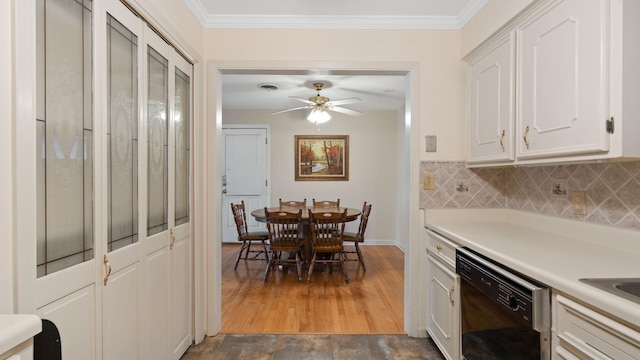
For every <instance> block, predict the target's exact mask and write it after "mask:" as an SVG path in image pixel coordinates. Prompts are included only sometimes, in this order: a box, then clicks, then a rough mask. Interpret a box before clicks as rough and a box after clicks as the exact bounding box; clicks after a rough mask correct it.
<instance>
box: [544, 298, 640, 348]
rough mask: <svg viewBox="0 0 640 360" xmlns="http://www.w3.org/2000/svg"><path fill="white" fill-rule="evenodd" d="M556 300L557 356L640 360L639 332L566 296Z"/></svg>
mask: <svg viewBox="0 0 640 360" xmlns="http://www.w3.org/2000/svg"><path fill="white" fill-rule="evenodd" d="M555 299H556V302H557V304H556V305H557V306H556V311H557V314H556V321H557V324H556V331H557V336H558V339H559V341H558V346H559V348H556V352H557V353H559V354H562V353H566V352H569V353H571V354H574V355H575V356H576V357H577V358H579V359H629V360H632V359H640V333H639V332H638V331H636V330H634V329H631V328H629V327H627V326H625V325H623V324H621V323H619V322H617V321H615V320H613V319H610V318H608V317H606V316H605V315H603V314H601V313H599V312H596V311H594V310H592V309H590V308H588V307H586V306H584V305H581V304H578V303H577V302H575V301H573V300H570V299H568V298H566V297H564V296H562V295H557V296H556V297H555ZM567 355H568V354H567ZM564 358H571V357H570V356H564Z"/></svg>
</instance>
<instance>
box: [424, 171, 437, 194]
mask: <svg viewBox="0 0 640 360" xmlns="http://www.w3.org/2000/svg"><path fill="white" fill-rule="evenodd" d="M435 185H436V179H435V175H434V174H433V173H424V178H423V184H422V188H423V189H425V190H433V189H434V188H435Z"/></svg>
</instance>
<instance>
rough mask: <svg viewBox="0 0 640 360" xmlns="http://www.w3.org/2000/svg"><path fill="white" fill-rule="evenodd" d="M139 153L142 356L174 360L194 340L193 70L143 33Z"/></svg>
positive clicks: (151, 34) (156, 38) (153, 36)
mask: <svg viewBox="0 0 640 360" xmlns="http://www.w3.org/2000/svg"><path fill="white" fill-rule="evenodd" d="M143 68H144V69H145V70H144V71H145V74H146V81H147V85H146V86H145V89H146V94H145V96H144V98H145V102H146V104H145V105H144V106H143V108H144V109H145V116H144V118H145V120H144V122H143V123H144V126H145V127H146V129H145V130H144V131H143V133H144V135H142V136H141V139H142V138H143V137H144V138H145V140H141V141H142V142H143V143H145V144H146V145H145V146H144V149H142V151H141V153H145V154H144V155H142V157H141V163H142V164H143V165H141V169H145V170H143V171H144V173H145V174H143V175H142V177H143V178H145V179H144V181H143V182H142V183H143V184H145V185H144V186H143V187H144V190H143V187H141V195H142V196H143V197H144V200H142V202H141V203H142V204H144V206H143V207H142V208H143V210H141V212H140V216H141V219H143V223H144V231H145V232H146V236H145V237H142V240H141V246H142V257H143V269H142V271H143V298H142V304H141V309H142V311H143V314H142V316H143V326H142V329H143V330H142V333H143V334H144V336H143V348H142V353H143V355H144V356H143V357H145V358H149V359H167V358H174V359H179V358H180V356H181V355H182V354H183V353H184V351H185V350H186V349H187V347H188V346H189V345H190V344H191V340H192V338H193V335H192V334H193V330H192V327H193V326H192V318H193V315H192V308H193V305H192V303H193V297H192V286H191V279H192V277H193V275H192V258H193V254H192V243H191V242H192V240H191V231H190V227H191V221H190V217H189V216H190V215H189V208H190V203H191V202H190V191H191V190H190V186H189V185H190V183H191V171H192V170H191V168H192V167H191V165H190V164H191V160H190V152H189V149H190V145H189V141H190V138H191V137H190V136H189V133H188V132H189V131H190V127H191V126H190V122H189V121H190V117H191V112H192V111H191V73H192V71H191V65H190V64H188V63H187V62H186V61H184V59H183V58H182V57H180V56H179V55H178V53H177V52H176V51H175V50H174V49H173V48H171V47H170V46H168V44H167V43H165V42H164V40H162V39H161V38H160V37H159V36H157V35H156V34H155V32H153V30H151V29H150V28H145V55H144V66H143Z"/></svg>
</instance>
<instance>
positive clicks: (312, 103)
mask: <svg viewBox="0 0 640 360" xmlns="http://www.w3.org/2000/svg"><path fill="white" fill-rule="evenodd" d="M289 99H293V100H297V101H301V102H303V103H305V104H309V105H315V104H316V103H314V102H313V101H309V100H307V99H303V98H301V97H297V96H289Z"/></svg>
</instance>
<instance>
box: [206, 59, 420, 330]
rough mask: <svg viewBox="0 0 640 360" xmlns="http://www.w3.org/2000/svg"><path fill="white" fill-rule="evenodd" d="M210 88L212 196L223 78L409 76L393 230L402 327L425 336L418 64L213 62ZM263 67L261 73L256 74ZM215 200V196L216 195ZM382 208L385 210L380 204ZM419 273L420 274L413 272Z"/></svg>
mask: <svg viewBox="0 0 640 360" xmlns="http://www.w3.org/2000/svg"><path fill="white" fill-rule="evenodd" d="M209 65H210V66H209V69H210V73H209V88H208V94H209V95H208V97H209V98H208V103H209V104H217V105H216V107H215V109H211V110H210V112H209V115H210V116H209V118H208V124H207V128H208V129H209V130H208V138H209V139H210V142H209V144H208V146H211V147H213V148H212V149H210V150H209V151H208V153H209V154H217V155H216V156H211V157H209V158H208V160H207V162H208V163H207V166H208V167H209V169H210V170H209V171H210V176H209V178H210V181H209V184H210V187H211V189H212V193H213V194H215V193H217V194H220V191H219V190H221V181H220V176H218V175H220V174H221V168H220V166H221V165H220V163H221V160H220V155H219V154H220V151H219V150H220V148H219V146H220V140H221V128H222V108H221V99H222V97H223V96H224V94H223V93H222V80H221V78H222V75H223V74H234V73H247V72H256V73H260V72H279V71H280V72H286V71H294V70H295V69H300V68H305V69H323V71H342V72H345V73H346V72H353V73H356V74H369V75H376V74H389V73H394V74H403V75H404V76H406V79H407V81H406V84H407V85H406V86H407V89H406V94H407V96H406V99H405V108H404V109H403V111H404V112H403V113H402V114H401V115H400V116H399V118H401V122H400V123H401V125H402V126H401V128H400V129H399V133H400V136H399V139H400V140H399V144H398V145H399V146H398V156H397V160H398V165H397V169H395V171H396V172H397V176H398V181H397V186H396V189H392V191H394V193H395V194H396V202H397V204H396V209H397V210H396V214H395V217H396V229H395V241H396V244H395V245H396V246H397V247H399V248H400V249H402V250H403V251H404V253H405V254H404V274H405V276H404V285H405V286H404V327H405V331H406V332H407V333H408V334H409V335H410V336H423V335H421V334H419V332H418V327H419V323H420V320H419V319H418V318H419V317H416V314H419V313H420V312H421V310H420V306H419V294H420V284H419V275H418V274H417V269H418V267H419V265H418V263H419V261H418V260H419V259H418V253H419V252H418V251H411V250H412V249H417V248H418V246H419V237H420V228H419V224H420V220H419V211H418V186H417V183H418V175H419V174H418V170H417V169H418V168H419V167H418V166H417V165H418V164H419V159H418V158H419V157H418V150H417V149H418V138H419V123H418V121H417V120H416V119H417V118H418V116H417V109H418V104H417V101H416V100H415V99H417V98H418V96H417V95H418V94H417V92H418V89H417V86H416V84H417V83H418V69H417V64H413V63H410V64H407V63H388V64H386V63H385V64H382V65H381V64H379V63H376V64H368V63H362V62H353V63H342V64H340V66H339V67H336V68H333V69H332V68H329V69H328V68H327V66H326V64H319V63H314V62H300V63H296V67H295V69H292V67H291V66H290V63H289V62H267V63H246V62H224V63H220V62H211V63H210V64H209ZM256 69H260V70H256ZM214 197H215V196H214ZM220 203H221V202H220V201H219V199H215V200H214V199H212V198H210V201H208V204H207V208H208V209H209V210H210V211H208V213H207V221H208V223H209V224H215V226H211V227H209V230H208V231H209V233H208V236H207V238H208V241H209V242H208V244H207V248H208V250H207V257H208V258H209V261H208V262H207V263H208V264H209V265H208V269H207V271H208V274H209V276H208V278H209V280H208V282H207V292H208V295H209V296H208V299H209V300H208V303H207V304H206V306H207V308H208V311H207V313H208V319H207V320H208V329H209V330H208V332H209V334H210V335H213V334H216V333H217V332H219V330H220V325H221V316H222V315H221V310H222V304H221V288H222V284H221V264H222V260H221V256H222V248H221V241H220V238H221V229H222V226H221V225H222V224H221V218H222V216H221V212H222V211H226V210H227V209H222V208H221V207H220ZM379 206H384V204H380V205H379ZM412 270H416V271H412Z"/></svg>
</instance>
